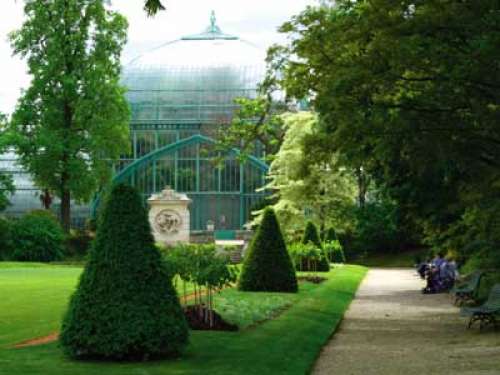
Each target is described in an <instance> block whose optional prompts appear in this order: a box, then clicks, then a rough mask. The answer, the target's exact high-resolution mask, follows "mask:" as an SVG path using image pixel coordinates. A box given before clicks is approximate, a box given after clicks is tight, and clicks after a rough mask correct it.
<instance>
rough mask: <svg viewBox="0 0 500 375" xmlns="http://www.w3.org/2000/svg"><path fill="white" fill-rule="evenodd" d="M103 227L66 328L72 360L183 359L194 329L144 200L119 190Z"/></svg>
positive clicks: (64, 337)
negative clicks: (156, 240)
mask: <svg viewBox="0 0 500 375" xmlns="http://www.w3.org/2000/svg"><path fill="white" fill-rule="evenodd" d="M101 219H102V220H101V221H100V223H99V226H98V229H97V234H96V239H95V242H94V245H93V247H92V249H91V251H90V259H89V261H88V263H87V266H86V267H85V270H84V272H83V274H82V276H81V278H80V283H79V285H78V289H77V291H76V292H75V294H74V295H73V296H72V298H71V301H70V304H69V308H68V311H67V313H66V316H65V318H64V321H63V324H62V332H61V344H62V346H63V348H64V351H65V353H66V354H68V355H70V356H71V357H74V358H101V359H117V360H131V359H142V360H146V359H150V358H157V357H164V356H172V355H178V354H179V353H180V352H181V350H182V349H183V348H184V346H185V345H186V343H187V340H188V328H187V324H186V321H185V319H184V315H183V312H182V309H181V306H180V304H179V300H178V298H177V295H176V292H175V289H174V288H173V286H172V281H171V278H172V274H171V272H170V271H169V270H168V268H167V265H166V264H165V262H164V261H163V259H162V256H161V255H160V253H159V251H158V250H157V248H156V247H155V244H154V240H153V236H152V234H151V228H150V225H149V222H148V218H147V213H146V210H145V209H144V206H143V204H142V201H141V198H140V196H139V194H138V193H137V192H136V191H135V190H134V189H133V188H131V187H128V186H125V185H117V186H115V187H113V189H112V191H111V195H110V197H109V199H108V200H107V202H106V205H105V207H104V210H103V213H102V218H101Z"/></svg>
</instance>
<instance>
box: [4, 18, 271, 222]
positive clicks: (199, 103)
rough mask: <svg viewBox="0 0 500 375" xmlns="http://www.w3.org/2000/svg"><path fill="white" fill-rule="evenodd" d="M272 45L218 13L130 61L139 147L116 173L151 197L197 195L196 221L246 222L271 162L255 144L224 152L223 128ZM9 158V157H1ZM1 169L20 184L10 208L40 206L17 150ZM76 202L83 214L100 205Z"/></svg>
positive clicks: (260, 74) (249, 92)
mask: <svg viewBox="0 0 500 375" xmlns="http://www.w3.org/2000/svg"><path fill="white" fill-rule="evenodd" d="M264 59H265V53H264V51H262V50H260V49H258V48H257V47H256V46H254V45H253V44H251V43H249V42H246V41H244V40H242V39H240V38H238V37H236V36H233V35H228V34H224V33H223V32H222V31H221V30H220V28H219V27H218V26H217V25H216V22H215V16H214V14H212V17H211V24H210V26H209V27H208V28H207V29H206V30H205V31H204V32H202V33H200V34H195V35H189V36H185V37H182V38H180V39H178V40H175V41H172V42H168V43H165V44H164V45H161V46H160V47H158V48H155V49H154V50H151V51H149V52H148V53H145V54H143V55H141V56H139V57H137V58H135V59H134V60H133V61H131V62H130V63H129V64H127V65H125V66H124V68H123V84H124V85H125V86H126V87H127V88H128V92H127V98H128V101H129V103H130V106H131V111H132V118H131V124H130V134H131V138H132V139H131V141H132V148H131V149H132V151H131V154H130V155H128V156H127V157H124V158H122V159H121V160H119V161H118V162H116V163H115V167H114V168H115V176H114V180H115V181H120V182H125V183H128V184H131V185H133V186H136V187H137V188H138V189H139V190H140V192H141V193H142V194H143V196H144V199H147V198H148V197H149V196H150V195H151V194H153V193H157V192H160V191H161V190H163V189H164V188H165V186H171V187H172V188H174V189H175V190H177V191H179V192H184V193H187V194H188V196H189V197H190V198H191V200H192V203H191V205H190V211H191V229H192V230H204V229H206V226H207V222H213V223H214V224H215V229H231V230H235V229H241V228H242V227H243V225H244V224H245V223H246V222H247V221H248V219H249V218H250V213H251V210H252V207H253V206H255V205H256V204H257V203H258V202H259V201H260V200H261V199H262V198H263V194H264V193H263V192H258V191H257V190H258V189H259V188H260V187H262V186H263V184H264V176H265V173H266V171H267V165H266V164H265V163H264V162H262V161H261V160H260V157H261V156H262V155H261V154H260V148H259V147H258V145H256V148H255V153H254V155H253V156H251V157H249V158H247V159H246V161H245V162H243V163H241V162H240V160H239V159H238V153H239V152H238V150H237V149H234V150H232V151H230V152H227V153H225V154H224V155H221V154H220V152H219V151H217V149H216V147H215V145H216V138H217V133H218V132H220V131H221V129H223V126H224V124H227V123H228V122H230V121H231V118H232V116H233V114H234V111H235V109H236V108H237V106H236V104H235V101H234V100H235V99H236V98H238V97H247V98H253V97H255V96H256V95H257V88H258V84H259V83H260V82H261V81H262V79H263V78H264V74H265V62H264ZM2 159H3V160H2ZM0 169H4V170H9V171H12V172H14V176H15V181H16V186H17V192H16V194H15V196H14V197H13V200H12V202H13V205H12V206H11V207H10V208H9V209H8V211H9V212H10V213H11V214H19V213H20V212H23V211H26V210H28V209H33V208H39V207H40V199H39V198H38V197H39V191H38V189H36V187H34V186H33V184H32V183H31V180H30V178H29V176H27V175H26V174H25V173H23V172H22V171H21V170H19V169H18V168H16V167H15V156H14V155H4V156H3V157H0ZM98 203H99V199H96V201H94V202H93V203H92V204H91V205H90V207H75V212H73V216H74V219H75V220H76V221H79V220H81V219H83V218H85V217H87V216H88V215H89V214H92V213H93V212H94V211H95V208H96V206H97V205H98Z"/></svg>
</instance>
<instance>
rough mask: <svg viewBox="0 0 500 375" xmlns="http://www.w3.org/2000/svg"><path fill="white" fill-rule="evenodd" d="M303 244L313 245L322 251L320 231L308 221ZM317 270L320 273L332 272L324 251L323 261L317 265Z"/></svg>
mask: <svg viewBox="0 0 500 375" xmlns="http://www.w3.org/2000/svg"><path fill="white" fill-rule="evenodd" d="M302 243H303V244H307V243H312V244H314V245H315V246H317V247H318V249H322V246H321V241H320V239H319V235H318V229H317V228H316V225H314V223H313V222H312V221H308V222H307V224H306V229H305V231H304V237H303V238H302ZM304 266H305V265H304ZM306 268H307V266H306ZM303 269H304V270H305V268H303ZM316 270H317V271H318V272H328V271H330V263H329V262H328V259H327V257H326V255H325V254H324V252H323V251H322V256H321V259H320V261H319V262H318V264H317V269H316ZM308 271H312V270H308Z"/></svg>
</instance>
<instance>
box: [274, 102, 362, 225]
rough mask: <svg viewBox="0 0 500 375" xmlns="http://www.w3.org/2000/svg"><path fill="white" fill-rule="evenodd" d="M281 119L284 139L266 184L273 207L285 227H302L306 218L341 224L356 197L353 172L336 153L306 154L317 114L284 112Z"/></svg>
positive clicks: (315, 124)
mask: <svg viewBox="0 0 500 375" xmlns="http://www.w3.org/2000/svg"><path fill="white" fill-rule="evenodd" d="M282 119H283V124H284V128H285V136H284V141H283V144H282V146H281V148H280V150H279V152H278V153H277V154H276V157H275V159H274V161H273V162H272V163H271V166H270V170H269V179H270V181H269V183H268V185H267V188H269V189H271V190H272V191H274V192H275V195H276V197H277V198H278V201H277V203H276V204H274V209H275V211H276V213H277V215H278V217H279V218H280V223H282V225H283V227H284V228H285V230H287V231H294V230H300V229H302V228H303V226H304V222H305V220H306V219H312V220H313V221H315V222H316V223H318V224H319V226H320V227H321V228H322V229H324V228H325V226H326V225H327V224H333V225H334V226H335V227H336V228H338V227H342V226H343V225H344V224H345V222H346V221H345V220H344V219H345V215H346V212H347V211H348V207H352V205H353V204H354V202H355V199H356V188H355V183H354V179H353V176H352V174H350V173H348V171H346V170H345V169H342V168H339V167H338V166H337V159H336V155H335V154H332V155H331V157H330V158H329V159H324V158H322V159H321V160H318V161H317V162H315V161H314V158H313V157H311V155H308V149H307V148H306V147H305V141H306V138H307V137H308V136H310V135H312V134H313V132H314V129H315V127H316V126H317V122H318V117H317V115H316V114H313V113H311V112H299V113H287V114H284V115H283V116H282Z"/></svg>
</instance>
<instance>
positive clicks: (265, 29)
mask: <svg viewBox="0 0 500 375" xmlns="http://www.w3.org/2000/svg"><path fill="white" fill-rule="evenodd" d="M165 2H166V4H167V11H165V12H161V13H160V14H159V15H157V16H155V17H154V18H149V17H147V16H146V14H145V13H144V11H143V9H142V7H143V3H144V2H143V0H114V1H113V2H112V3H113V8H115V9H116V10H118V11H119V12H120V13H122V14H123V15H125V16H126V17H127V19H128V21H129V41H128V44H127V46H126V48H125V50H124V53H123V61H124V62H126V61H129V60H130V59H131V58H133V57H135V56H137V55H139V54H141V53H142V52H144V51H147V50H149V49H151V48H153V47H156V46H158V45H160V44H162V43H164V42H167V41H170V40H174V39H177V38H179V37H180V36H183V35H188V34H194V33H198V32H200V31H202V30H203V29H205V28H206V27H207V26H208V24H209V17H210V12H211V11H212V10H214V11H215V12H216V15H217V23H218V24H219V26H220V27H221V29H222V30H223V31H224V32H225V33H228V34H236V35H238V36H239V37H241V38H243V39H246V40H248V41H251V42H253V43H254V44H256V45H258V46H260V47H262V48H267V47H268V46H270V45H271V44H273V43H276V42H280V41H283V39H284V38H283V36H282V35H280V34H279V33H278V32H277V30H276V29H277V28H278V26H279V25H281V24H282V23H283V22H284V21H286V20H288V19H289V18H290V17H291V16H292V15H294V14H297V13H299V12H300V11H301V10H302V9H304V8H305V7H306V6H307V5H309V4H315V3H316V0H252V1H250V0H165ZM22 8H23V1H21V0H3V1H2V5H1V8H0V11H1V12H0V63H1V65H0V67H1V69H0V112H6V113H9V112H11V111H12V110H13V108H14V105H15V103H16V100H17V98H18V96H19V94H20V90H21V88H22V87H26V86H27V85H28V84H29V76H28V75H27V74H26V66H25V64H24V62H23V61H21V60H20V59H19V58H17V57H13V56H12V50H11V48H10V45H9V42H8V40H7V35H8V33H9V32H11V31H12V30H14V29H17V28H19V27H20V26H21V24H22V21H23V13H22Z"/></svg>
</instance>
